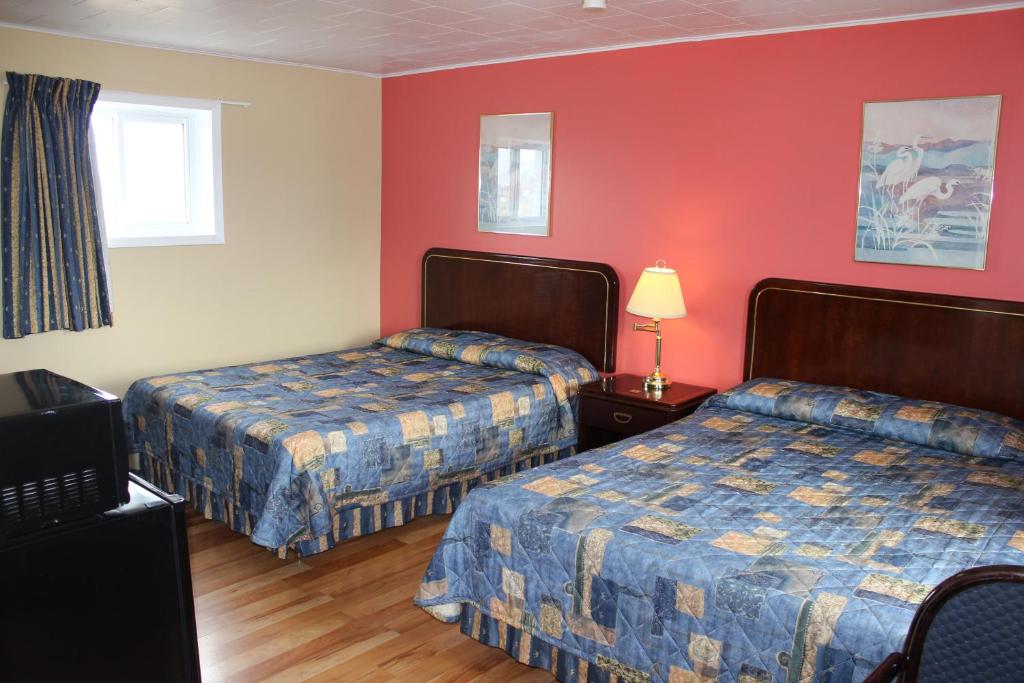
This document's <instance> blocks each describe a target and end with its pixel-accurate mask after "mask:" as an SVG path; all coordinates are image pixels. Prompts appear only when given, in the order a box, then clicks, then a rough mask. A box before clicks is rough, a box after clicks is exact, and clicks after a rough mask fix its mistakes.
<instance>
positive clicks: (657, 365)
mask: <svg viewBox="0 0 1024 683" xmlns="http://www.w3.org/2000/svg"><path fill="white" fill-rule="evenodd" d="M633 330H634V331H635V332H653V333H654V372H653V373H651V375H650V376H651V377H654V378H661V379H664V375H662V374H661V319H660V318H653V319H652V322H649V323H633Z"/></svg>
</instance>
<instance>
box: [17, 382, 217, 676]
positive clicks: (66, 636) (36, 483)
mask: <svg viewBox="0 0 1024 683" xmlns="http://www.w3.org/2000/svg"><path fill="white" fill-rule="evenodd" d="M126 470H127V453H126V448H125V445H124V432H123V425H122V422H121V405H120V401H118V400H117V397H115V396H111V395H109V394H105V393H103V392H101V391H99V390H96V389H93V388H91V387H87V386H85V385H83V384H80V383H78V382H75V381H74V380H70V379H68V378H66V377H61V376H59V375H56V374H54V373H51V372H49V371H46V370H31V371H26V372H20V373H13V374H10V375H0V681H3V682H4V683H6V682H7V681H11V682H12V683H14V682H16V683H20V682H21V681H26V682H35V681H45V682H48V681H111V682H120V681H167V682H169V683H170V682H174V683H181V682H184V683H191V682H192V681H199V678H200V673H199V654H198V646H197V642H196V622H195V607H194V604H193V600H192V578H191V574H190V570H189V557H188V537H187V535H186V531H185V508H184V503H183V502H182V499H181V497H180V496H174V495H168V494H166V493H164V492H163V491H161V490H159V489H157V488H156V487H154V486H152V485H151V484H149V483H148V482H145V481H143V480H142V479H139V478H137V477H135V476H133V475H129V474H127V472H126Z"/></svg>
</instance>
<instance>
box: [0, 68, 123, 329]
mask: <svg viewBox="0 0 1024 683" xmlns="http://www.w3.org/2000/svg"><path fill="white" fill-rule="evenodd" d="M7 85H8V92H7V103H6V106H5V109H4V118H3V132H2V137H0V150H2V156H3V163H2V165H0V212H2V213H0V216H2V218H0V249H2V252H3V254H2V255H3V261H2V266H0V268H2V271H3V332H4V337H5V338H7V339H16V338H18V337H23V336H25V335H27V334H35V333H37V332H47V331H49V330H84V329H87V328H91V327H102V326H104V325H110V324H111V316H110V301H109V295H108V291H107V277H106V271H105V268H104V261H103V259H104V254H103V247H102V242H101V238H100V225H99V220H98V217H97V216H98V214H97V206H96V202H97V197H96V189H95V187H94V176H93V169H92V159H91V157H90V153H89V117H90V115H91V114H92V108H93V105H94V104H95V103H96V96H97V95H99V92H100V86H99V84H98V83H92V82H90V81H78V80H72V79H68V78H50V77H47V76H37V75H24V74H16V73H11V72H8V73H7Z"/></svg>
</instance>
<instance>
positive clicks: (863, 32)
mask: <svg viewBox="0 0 1024 683" xmlns="http://www.w3.org/2000/svg"><path fill="white" fill-rule="evenodd" d="M1021 64H1024V11H1006V12H997V13H991V14H979V15H971V16H963V17H955V18H946V19H934V20H926V21H911V22H904V23H896V24H885V25H877V26H865V27H856V28H847V29H834V30H823V31H809V32H802V33H789V34H782V35H774V36H764V37H756V38H743V39H731V40H717V41H708V42H699V43H684V44H676V45H666V46H659V47H650V48H642V49H634V50H625V51H617V52H605V53H597V54H590V55H581V56H574V57H561V58H554V59H545V60H534V61H525V62H518V63H510V64H499V65H492V66H485V67H475V68H468V69H458V70H452V71H442V72H436V73H430V74H422V75H416V76H408V77H402V78H392V79H387V80H385V81H384V93H383V109H384V111H383V115H384V127H383V136H384V140H383V145H384V149H383V168H384V175H383V206H382V221H383V224H382V236H381V239H382V249H381V251H382V269H381V273H382V281H381V327H382V332H383V333H390V332H394V331H396V330H398V329H400V328H406V327H412V326H415V325H417V324H418V323H419V320H418V315H419V308H418V302H419V280H418V274H419V262H420V258H421V257H422V254H423V252H424V251H425V250H426V249H428V248H429V247H432V246H444V247H455V248H463V249H479V250H487V251H499V252H507V253H516V254H529V255H537V256H554V257H562V258H574V259H586V260H594V261H604V262H607V263H610V264H611V265H613V266H614V267H615V268H616V270H617V271H618V272H619V275H620V277H621V280H622V293H621V294H622V302H621V305H622V310H623V313H622V316H621V327H620V336H619V344H620V345H619V348H620V351H619V369H620V370H621V371H631V372H646V371H648V370H649V368H650V366H651V364H652V357H653V341H654V340H653V338H652V337H651V335H647V334H640V333H634V332H632V331H630V330H629V329H628V328H629V325H630V323H632V322H633V321H635V320H639V319H638V318H634V317H633V316H630V315H628V314H625V312H624V309H625V302H626V300H627V299H628V297H629V294H630V292H631V291H632V287H633V284H634V283H635V282H636V279H637V277H638V276H639V273H640V271H641V270H642V269H643V267H644V266H646V265H649V264H653V263H654V261H655V259H658V258H663V259H665V260H666V261H668V263H669V264H670V265H672V266H674V267H676V268H677V269H679V271H680V276H681V280H682V284H683V293H684V295H685V297H686V304H687V308H688V310H689V317H687V318H684V319H682V320H672V321H668V322H666V323H665V329H666V332H665V334H666V340H665V367H666V371H667V373H668V374H669V376H671V377H674V378H676V379H679V380H685V381H688V382H692V383H703V384H708V385H712V386H717V387H726V386H728V385H731V384H733V383H735V382H736V381H738V380H739V378H740V375H741V370H742V350H743V332H744V321H745V311H746V299H747V294H748V292H749V291H750V288H751V287H752V286H753V285H754V283H755V282H757V281H758V280H760V279H762V278H765V277H772V276H777V277H791V278H800V279H811V280H823V281H830V282H842V283H849V284H860V285H873V286H881V287H894V288H900V289H912V290H922V291H934V292H944V293H956V294H965V295H973V296H983V297H993V298H1003V299H1017V300H1021V299H1024V269H1022V267H1021V262H1022V256H1024V71H1022V67H1021ZM995 93H1001V94H1002V95H1003V110H1002V119H1001V127H1000V132H999V146H998V150H997V161H996V176H995V187H996V197H995V202H994V207H993V213H992V221H991V238H990V242H989V253H988V269H987V270H986V271H984V272H975V271H961V270H950V269H941V268H928V267H914V266H890V265H881V264H868V263H855V262H854V261H853V240H854V221H855V213H856V206H857V182H858V165H859V146H860V136H861V130H860V126H861V105H862V102H864V101H865V100H884V99H905V98H918V97H944V96H958V95H981V94H995ZM534 111H552V112H554V114H555V124H554V125H555V134H554V139H555V149H554V175H553V206H552V231H551V236H550V237H547V238H540V237H519V236H508V235H492V234H481V233H478V232H477V230H476V185H477V180H476V170H477V166H476V164H477V151H478V135H479V116H480V114H483V113H500V112H534Z"/></svg>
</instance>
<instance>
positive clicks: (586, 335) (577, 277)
mask: <svg viewBox="0 0 1024 683" xmlns="http://www.w3.org/2000/svg"><path fill="white" fill-rule="evenodd" d="M422 284H423V308H422V324H423V326H424V327H443V328H449V329H464V330H480V331H484V332H494V333H496V334H501V335H504V336H506V337H515V338H516V339H525V340H527V341H535V342H542V343H545V344H557V345H558V346H564V347H567V348H570V349H573V350H575V351H577V352H579V353H580V354H581V355H583V356H584V357H585V358H586V359H587V360H589V361H590V362H591V363H593V364H594V367H596V368H597V369H598V370H600V371H601V372H613V371H614V370H615V340H616V336H617V334H618V314H619V278H618V276H617V275H616V274H615V270H614V269H613V268H612V267H611V266H609V265H607V264H604V263H594V262H591V261H568V260H564V259H553V258H539V257H534V256H513V255H510V254H495V253H491V252H481V251H462V250H457V249H430V250H429V251H427V253H426V254H424V255H423V282H422Z"/></svg>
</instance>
